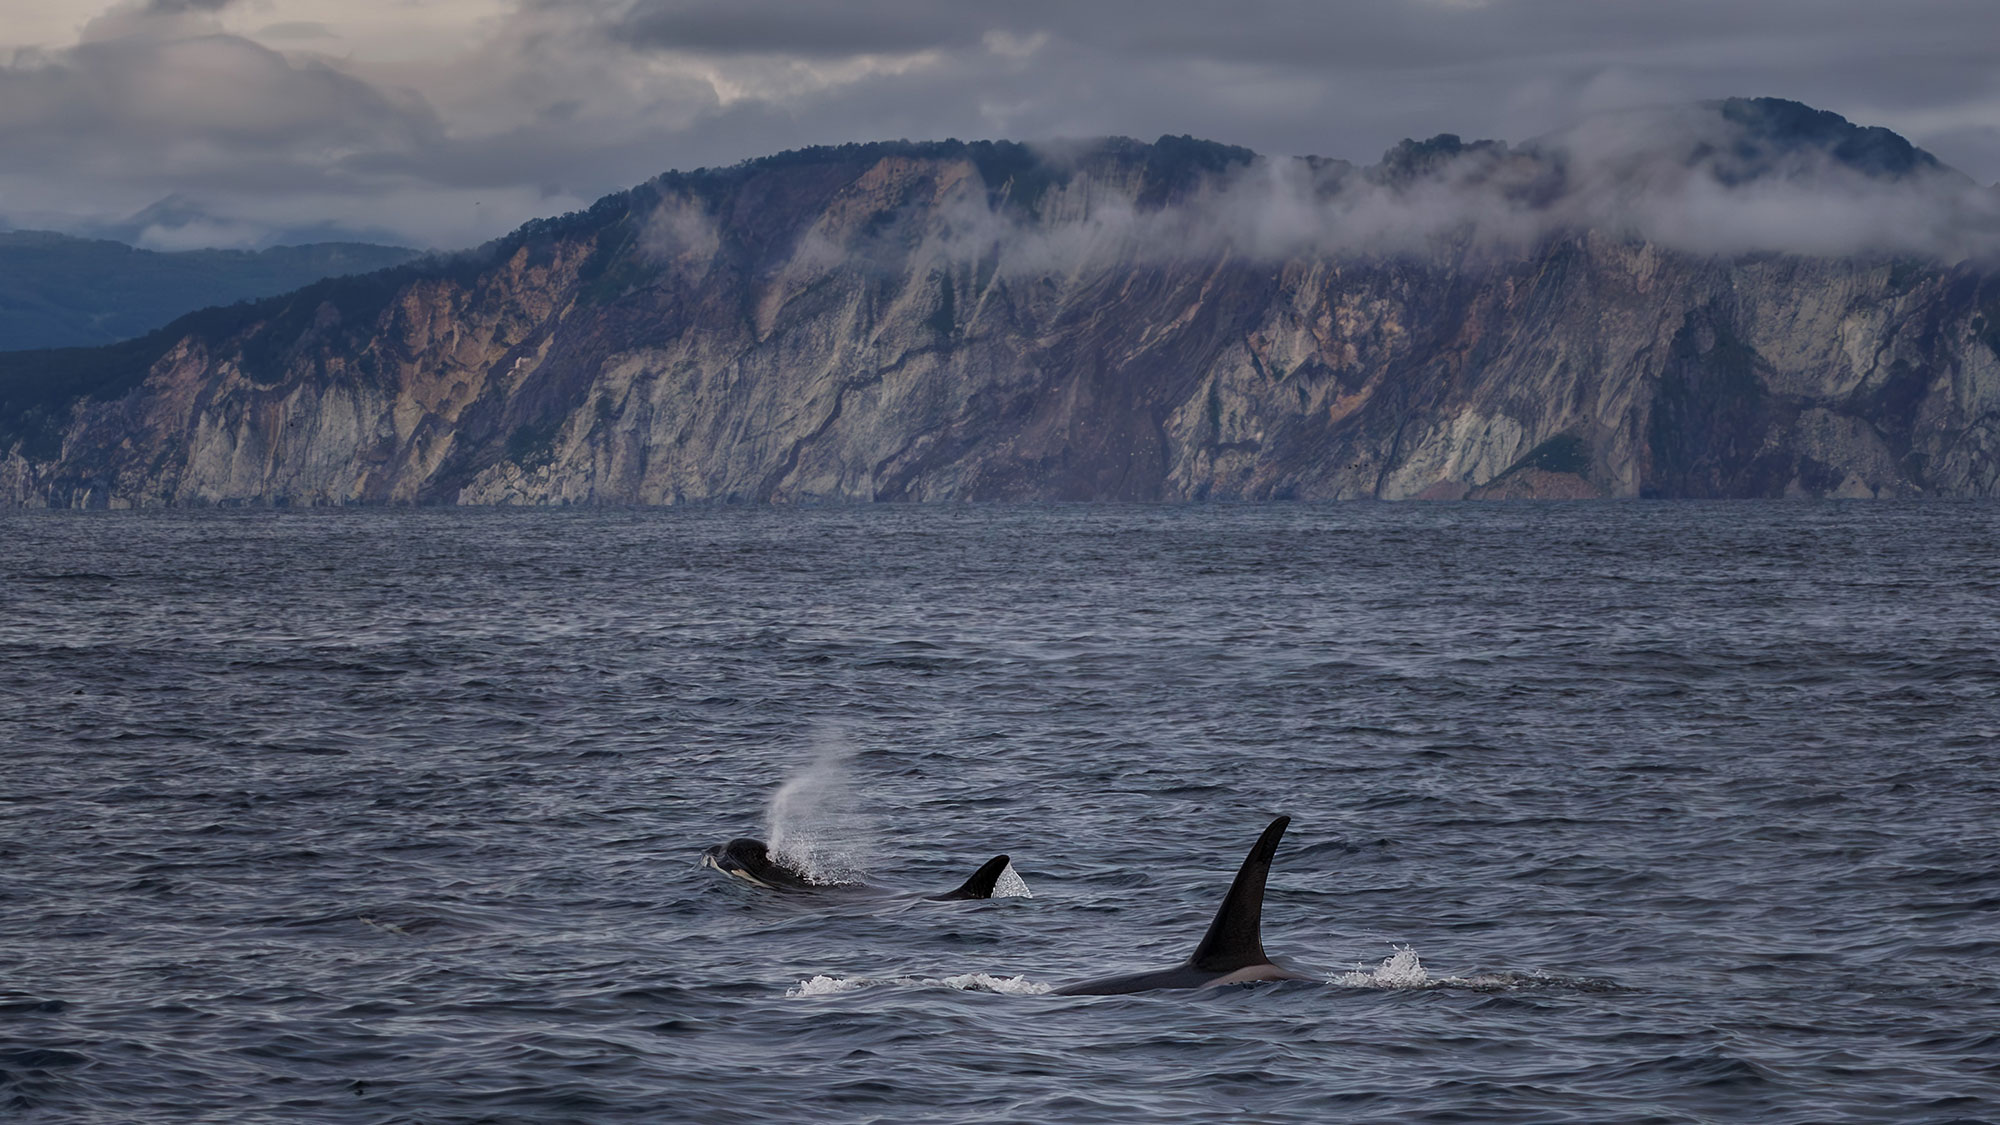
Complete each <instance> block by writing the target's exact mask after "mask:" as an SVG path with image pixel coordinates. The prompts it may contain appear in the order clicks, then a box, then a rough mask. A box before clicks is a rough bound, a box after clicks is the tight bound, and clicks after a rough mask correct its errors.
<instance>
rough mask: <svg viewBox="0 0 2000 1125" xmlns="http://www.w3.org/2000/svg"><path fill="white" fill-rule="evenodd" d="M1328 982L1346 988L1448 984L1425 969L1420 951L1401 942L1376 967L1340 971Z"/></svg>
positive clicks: (1415, 986)
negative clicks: (1418, 953) (1345, 971)
mask: <svg viewBox="0 0 2000 1125" xmlns="http://www.w3.org/2000/svg"><path fill="white" fill-rule="evenodd" d="M1327 983H1328V984H1337V985H1341V986H1343V987H1345V988H1430V987H1432V986H1433V985H1438V984H1444V983H1447V981H1444V980H1439V979H1438V978H1436V977H1433V976H1431V975H1430V973H1428V972H1426V971H1425V970H1424V963H1423V960H1422V959H1421V958H1419V957H1418V956H1417V951H1416V950H1414V949H1412V948H1410V947H1409V946H1407V945H1399V946H1397V947H1396V951H1395V952H1394V953H1391V954H1390V955H1389V956H1387V957H1385V958H1383V959H1382V963H1381V964H1380V965H1377V966H1375V967H1374V968H1373V969H1364V968H1362V967H1361V966H1360V965H1356V966H1354V971H1353V972H1351V973H1336V974H1334V975H1333V976H1332V977H1330V978H1328V979H1327Z"/></svg>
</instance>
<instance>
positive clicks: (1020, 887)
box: [993, 863, 1035, 898]
mask: <svg viewBox="0 0 2000 1125" xmlns="http://www.w3.org/2000/svg"><path fill="white" fill-rule="evenodd" d="M993 897H994V898H1034V897H1035V892H1033V891H1031V890H1029V889H1028V881H1027V880H1026V879H1023V878H1021V873H1020V872H1019V871H1016V870H1014V865H1013V864H1011V863H1009V864H1008V865H1007V870H1005V871H1002V872H1001V873H1000V877H999V878H998V879H995V880H994V881H993Z"/></svg>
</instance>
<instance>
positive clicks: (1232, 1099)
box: [0, 502, 2000, 1123]
mask: <svg viewBox="0 0 2000 1125" xmlns="http://www.w3.org/2000/svg"><path fill="white" fill-rule="evenodd" d="M1996 533H2000V507H1995V506H1991V505H1972V504H1891V503H1886V502H1885V503H1873V504H1835V503H1827V504H1812V503H1798V504H1756V503H1733V504H1715V505H1694V504H1689V505H1680V504H1617V505H1612V504H1578V505H1571V506H1540V505H1500V506H1456V505H1446V506H1418V505H1410V506H1394V507H1391V506H1372V505H1345V506H1331V507H1319V506H1307V505H1293V506H1272V507H1061V508H990V507H937V508H903V507H897V508H880V509H876V508H871V509H860V510H832V511H782V510H768V509H758V510H724V511H694V512H688V511H663V512H597V511H560V512H507V511H474V512H455V511H351V512H350V511H341V512H301V513H271V512H256V513H228V512H208V513H143V514H141V513H98V514H26V515H22V514H15V515H6V516H0V552H3V553H0V610H4V612H0V688H4V695H0V751H3V752H0V1117H7V1116H12V1117H13V1118H15V1119H19V1120H24V1121H33V1122H70V1121H88V1122H97V1121H107V1122H108V1121H172V1120H197V1119H198V1120H212V1121H233V1122H257V1121H352V1122H425V1123H438V1122H472V1121H492V1122H515V1121H519V1122H544V1121H699V1122H785V1121H797V1120H825V1121H857V1122H858V1121H941V1122H951V1121H986V1120H1010V1121H1012V1120H1018V1121H1061V1122H1072V1121H1073V1122H1111V1121H1117V1122H1128V1121H1129V1122H1207V1121H1216V1120H1225V1119H1230V1120H1254V1121H1262V1122H1320V1121H1330V1120H1368V1121H1411V1122H1592V1123H1596V1122H1677V1121H1731V1122H1735V1121H1759V1122H1832V1121H1895V1122H1947V1121H1960V1122H1964V1121H1977V1120H1985V1121H1993V1120H2000V969H1997V968H1996V966H2000V824H1997V823H1996V822H2000V775H1996V765H2000V749H1996V745H2000V742H1996V740H2000V705H1997V704H1996V693H2000V550H1996ZM787 781H790V782H791V783H792V784H791V785H790V786H789V787H788V788H787V789H786V790H785V791H784V800H782V801H779V802H777V803H776V804H775V806H774V797H776V796H777V795H778V793H779V790H780V786H781V785H782V784H784V783H786V782H787ZM1280 812H1283V813H1289V814H1291V816H1292V817H1293V825H1292V829H1291V833H1290V835H1289V836H1288V837H1287V838H1286V840H1285V842H1284V846H1283V847H1282V848H1281V849H1280V850H1279V853H1278V858H1277V863H1276V866H1275V868H1274V871H1273V875H1272V878H1271V886H1270V894H1269V898H1268V900H1267V902H1266V905H1265V912H1264V919H1265V933H1264V936H1265V945H1266V947H1267V948H1268V949H1269V950H1270V951H1271V952H1272V953H1273V954H1274V955H1276V956H1278V957H1279V958H1280V959H1283V960H1287V961H1289V962H1290V963H1291V964H1293V965H1294V966H1296V967H1300V968H1307V969H1311V970H1314V971H1316V972H1318V973H1320V974H1322V975H1324V976H1326V977H1328V978H1332V979H1333V980H1334V982H1335V983H1330V984H1325V985H1319V984H1310V983H1307V984H1281V985H1266V986H1255V987H1242V988H1230V989H1224V990H1220V991H1218V992H1215V993H1209V994H1186V993H1182V994H1173V993H1154V994H1146V995H1138V996H1127V997H1104V998H1092V997H1075V998H1072V997H1057V996H1050V995H1046V994H1044V990H1045V989H1046V987H1047V986H1049V985H1052V984H1060V983H1063V982H1065V981H1069V980H1073V979H1076V978H1078V977H1084V976H1095V975H1101V974H1105V973H1111V972H1119V971H1124V970H1128V969H1142V968H1149V967H1158V966H1164V965H1166V964H1169V963H1171V962H1174V961H1177V960H1179V959H1180V958H1182V957H1184V956H1185V955H1186V954H1187V952H1188V950H1189V949H1191V948H1192V946H1193V943H1194V941H1195V939H1196V938H1197V937H1198V936H1199V935H1200V933H1201V931H1202V929H1203V927H1204V926H1206V924H1207V922H1208V918H1209V915H1210V914H1211V913H1212V912H1213V910H1214V907H1215V905H1216V903H1217V902H1218V901H1219V898H1220V896H1221V893H1222V890H1223V889H1224V887H1225V886H1226V885H1227V882H1228V879H1229V876H1230V874H1231V873H1232V872H1233V871H1234V869H1235V866H1236V864H1237V863H1238V862H1239V861H1240V860H1241V858H1242V855H1243V852H1244V849H1245V848H1247V847H1248V846H1249V844H1250V842H1251V841H1252V840H1253V839H1254V838H1255V837H1256V834H1257V832H1258V831H1259V830H1260V829H1261V828H1262V827H1263V825H1264V824H1265V822H1266V821H1267V820H1268V819H1269V818H1270V817H1271V816H1273V815H1275V814H1277V813H1280ZM774 832H776V833H782V834H784V835H785V836H786V838H787V839H788V840H789V841H791V842H792V844H793V846H794V847H796V848H800V849H805V850H807V851H808V852H809V855H810V857H811V859H812V862H814V863H815V864H817V865H820V869H823V870H829V871H830V870H836V869H845V870H848V871H855V872H862V873H865V874H866V875H867V877H868V878H869V879H870V880H871V881H872V882H875V883H878V884H880V885H883V886H886V887H890V888H896V889H903V890H910V891H919V890H921V891H935V890H943V889H947V888H949V887H951V886H953V885H955V884H956V883H957V882H958V881H959V880H961V879H963V878H964V877H965V875H966V874H968V873H969V872H970V871H971V870H972V868H973V867H974V866H976V865H977V864H978V863H979V862H980V861H981V860H983V859H985V858H986V857H987V856H989V855H991V854H993V853H995V852H1001V851H1004V852H1007V853H1009V854H1011V855H1012V856H1013V857H1014V862H1015V866H1016V868H1017V869H1018V871H1019V873H1020V875H1021V876H1022V877H1023V878H1024V879H1025V883H1026V886H1027V888H1028V889H1030V890H1031V891H1032V897H1018V896H1017V897H1012V898H1004V899H995V900H992V901H987V902H946V903H937V902H922V901H916V900H914V899H910V898H893V897H892V898H884V899H869V898H852V897H847V896H839V895H831V896H821V897H813V898H800V897H796V896H794V897H782V896H773V895H770V894H760V893H758V892H756V891H755V890H754V889H753V888H749V887H746V886H743V885H740V884H737V883H734V882H731V881H729V880H727V879H725V878H723V877H722V876H720V875H719V874H717V873H716V872H714V871H707V870H703V869H700V868H698V867H697V866H696V859H697V857H698V855H699V854H700V852H701V850H702V849H703V848H705V847H706V846H708V845H709V844H713V843H717V842H719V841H722V840H724V839H727V838H729V837H732V836H738V835H760V836H769V835H771V834H772V833H774ZM1400 947H1407V949H1408V951H1407V952H1398V950H1399V948H1400Z"/></svg>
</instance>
